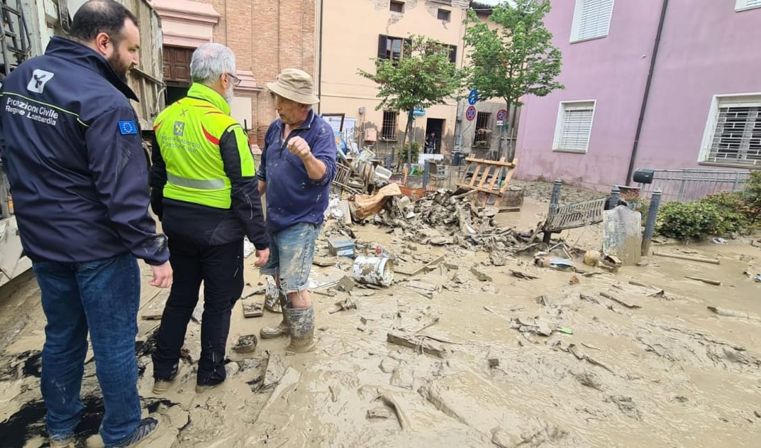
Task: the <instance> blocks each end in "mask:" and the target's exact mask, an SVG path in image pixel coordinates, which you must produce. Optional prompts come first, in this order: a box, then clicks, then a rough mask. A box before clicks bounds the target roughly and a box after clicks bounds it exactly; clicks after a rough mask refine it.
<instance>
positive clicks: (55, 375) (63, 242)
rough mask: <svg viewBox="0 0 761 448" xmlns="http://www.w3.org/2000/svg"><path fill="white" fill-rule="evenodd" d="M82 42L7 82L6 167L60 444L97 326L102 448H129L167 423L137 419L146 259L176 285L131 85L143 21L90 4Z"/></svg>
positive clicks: (161, 282) (3, 118) (50, 424)
mask: <svg viewBox="0 0 761 448" xmlns="http://www.w3.org/2000/svg"><path fill="white" fill-rule="evenodd" d="M71 36H72V39H71V40H69V39H63V38H59V37H54V38H53V39H52V40H51V42H50V44H49V45H48V47H47V50H46V52H45V55H43V56H40V57H37V58H34V59H32V60H30V61H28V62H25V63H24V64H21V65H20V66H19V67H18V68H17V69H16V70H15V71H13V72H12V73H11V74H10V75H9V76H8V78H7V79H6V80H5V83H4V86H3V92H2V97H0V102H1V103H2V105H1V108H0V124H1V127H0V134H1V135H2V150H3V161H4V164H5V168H6V169H7V173H8V179H9V181H10V185H11V193H12V194H13V200H14V204H15V210H16V218H17V220H18V226H19V231H20V236H21V242H22V245H23V247H24V251H25V253H26V255H27V256H29V258H31V260H32V263H33V269H34V272H35V275H36V276H37V281H38V283H39V285H40V289H41V291H42V307H43V310H44V311H45V316H46V317H47V325H46V326H45V346H44V349H43V352H42V365H43V369H42V381H41V388H42V394H43V397H44V399H45V407H46V408H47V416H46V423H47V428H48V434H49V436H50V440H51V445H52V446H68V444H70V443H71V442H72V441H73V436H74V430H75V428H76V427H77V425H78V423H79V421H80V418H81V416H82V413H83V411H84V406H83V405H82V402H81V401H80V397H79V394H80V388H81V382H82V374H83V368H84V360H85V355H86V353H87V333H88V330H89V333H90V339H91V341H92V347H93V352H94V354H95V364H96V373H97V376H98V381H99V383H100V387H101V391H102V393H103V401H104V405H105V414H104V416H103V423H102V425H101V436H102V438H103V441H104V443H105V445H106V446H132V445H134V444H136V443H137V442H139V441H140V440H141V439H145V438H146V437H147V435H148V434H149V433H151V432H152V431H153V430H154V429H155V427H156V425H157V421H156V420H155V419H152V418H147V419H143V420H141V419H140V397H139V396H138V392H137V360H136V359H135V335H136V334H137V310H138V306H139V302H140V270H139V267H138V264H137V260H136V258H141V259H143V260H145V262H146V263H148V264H149V265H150V266H151V268H152V270H153V280H152V281H151V284H152V285H154V286H158V287H164V288H165V287H169V286H170V285H171V283H172V268H171V267H170V265H169V263H168V261H167V260H168V258H169V253H168V250H167V247H166V238H165V237H164V236H163V235H157V234H156V228H155V224H154V222H153V219H152V218H151V217H150V215H148V205H149V193H148V170H147V168H148V167H147V160H146V157H145V153H144V151H143V149H142V142H141V136H140V129H139V125H138V121H137V117H136V115H135V112H134V110H133V109H132V106H131V105H130V102H129V99H133V100H137V98H136V97H135V94H134V93H133V92H132V91H131V90H130V88H129V87H128V86H127V84H126V76H127V72H128V70H129V69H130V68H131V67H132V66H134V65H135V64H136V63H137V61H138V59H137V51H138V48H139V43H140V34H139V31H138V28H137V18H136V17H135V16H134V15H133V14H132V13H131V12H129V11H128V10H127V9H125V8H124V7H123V6H121V5H120V4H119V3H116V2H114V1H113V0H92V1H90V2H87V3H86V4H85V5H84V6H82V7H81V8H80V10H79V11H78V12H77V13H76V15H75V16H74V20H73V22H72V25H71Z"/></svg>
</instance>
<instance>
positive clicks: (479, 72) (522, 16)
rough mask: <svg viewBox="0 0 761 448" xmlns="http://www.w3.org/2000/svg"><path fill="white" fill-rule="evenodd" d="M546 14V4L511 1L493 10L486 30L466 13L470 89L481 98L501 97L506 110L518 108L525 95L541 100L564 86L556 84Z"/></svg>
mask: <svg viewBox="0 0 761 448" xmlns="http://www.w3.org/2000/svg"><path fill="white" fill-rule="evenodd" d="M549 11H550V3H549V1H547V0H512V1H511V2H504V3H501V4H500V5H498V6H496V7H495V8H494V10H493V12H492V15H491V17H490V18H489V20H490V21H491V22H493V23H494V24H495V25H497V27H496V30H491V29H489V27H488V26H487V24H486V23H484V22H481V21H480V20H479V18H478V17H477V16H476V14H475V12H474V11H470V13H469V15H468V19H467V22H466V25H467V29H466V31H465V45H466V46H468V47H469V48H470V49H471V55H470V58H471V63H472V67H471V69H470V76H469V79H468V81H469V85H470V86H472V87H475V88H476V89H478V92H479V95H480V96H481V98H502V99H504V100H505V102H506V103H507V106H508V108H509V107H510V106H512V105H520V104H521V102H520V98H521V97H522V96H524V95H527V94H530V95H536V96H545V95H547V94H549V93H550V92H552V91H553V90H555V89H561V88H563V85H562V84H560V83H558V82H557V81H556V78H557V76H558V75H559V74H560V69H561V54H560V50H558V49H557V48H555V47H554V46H553V45H552V33H550V32H549V30H547V28H546V27H545V26H544V22H543V20H544V16H545V15H546V14H547V13H548V12H549Z"/></svg>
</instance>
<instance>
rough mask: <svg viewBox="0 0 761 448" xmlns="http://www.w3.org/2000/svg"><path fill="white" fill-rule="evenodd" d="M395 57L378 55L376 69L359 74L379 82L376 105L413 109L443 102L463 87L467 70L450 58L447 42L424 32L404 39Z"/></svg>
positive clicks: (382, 107)
mask: <svg viewBox="0 0 761 448" xmlns="http://www.w3.org/2000/svg"><path fill="white" fill-rule="evenodd" d="M402 55H403V56H402V57H401V58H400V59H399V60H398V61H396V60H391V59H376V61H375V73H369V72H366V71H363V70H360V71H359V74H360V75H361V76H363V77H365V78H367V79H371V80H373V81H375V82H376V83H377V84H378V87H379V90H378V95H377V96H378V98H381V103H380V104H379V105H378V107H377V108H376V109H378V110H379V109H387V110H399V111H410V110H412V109H414V108H415V107H421V108H428V107H430V106H433V105H435V104H442V103H444V101H445V100H446V98H449V97H452V96H455V95H456V94H457V93H459V91H460V90H461V89H462V84H463V77H464V74H463V72H462V71H461V70H458V69H457V67H456V66H455V65H454V64H453V63H452V62H450V60H449V48H448V47H447V46H446V45H443V44H441V43H440V42H436V41H434V40H432V39H428V38H425V37H421V36H412V37H411V38H410V39H409V40H408V41H406V42H405V44H404V48H403V50H402Z"/></svg>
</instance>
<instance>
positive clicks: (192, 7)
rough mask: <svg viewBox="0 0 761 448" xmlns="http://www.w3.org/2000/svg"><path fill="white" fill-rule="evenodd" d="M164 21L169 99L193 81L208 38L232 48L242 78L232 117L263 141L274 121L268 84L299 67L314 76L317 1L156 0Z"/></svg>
mask: <svg viewBox="0 0 761 448" xmlns="http://www.w3.org/2000/svg"><path fill="white" fill-rule="evenodd" d="M151 4H152V6H153V7H154V8H155V9H156V11H157V12H158V14H159V16H161V20H162V30H163V34H164V39H163V46H164V48H163V49H164V81H165V82H166V84H167V91H166V97H167V102H168V103H169V102H171V101H173V100H176V99H178V98H181V97H182V96H183V95H184V94H185V91H186V90H187V87H188V86H189V85H190V75H189V70H188V65H189V62H190V55H191V54H192V52H193V50H194V49H195V48H196V47H197V46H198V45H200V44H202V43H205V42H218V43H221V44H224V45H227V46H229V47H230V48H231V49H232V50H233V52H234V53H235V55H236V59H237V70H238V73H237V76H238V77H239V78H241V79H242V80H243V82H242V83H241V85H240V86H239V87H238V88H236V90H235V99H234V101H233V104H232V115H233V116H234V117H235V118H236V119H237V120H238V121H240V122H241V123H242V124H245V125H246V126H247V128H248V129H249V135H251V136H252V138H253V139H254V141H256V142H258V143H259V144H260V145H261V144H262V140H263V138H264V132H265V130H266V128H267V126H268V125H269V123H270V122H271V121H272V119H274V117H275V113H274V105H273V101H272V98H271V95H270V94H269V92H267V90H266V89H265V88H264V85H265V83H266V82H269V81H271V80H273V79H275V76H277V74H278V72H279V71H280V70H281V69H283V68H287V67H296V68H301V69H302V70H305V71H306V72H308V73H312V74H314V68H315V65H316V64H315V63H316V57H315V9H316V6H315V1H314V0H279V1H272V0H152V1H151Z"/></svg>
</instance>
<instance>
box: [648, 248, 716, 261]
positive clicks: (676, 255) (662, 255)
mask: <svg viewBox="0 0 761 448" xmlns="http://www.w3.org/2000/svg"><path fill="white" fill-rule="evenodd" d="M653 255H655V256H656V257H666V258H676V259H677V260H687V261H697V262H699V263H710V264H721V261H720V260H719V259H718V258H704V257H692V256H689V255H679V254H667V253H664V252H655V251H653Z"/></svg>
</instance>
